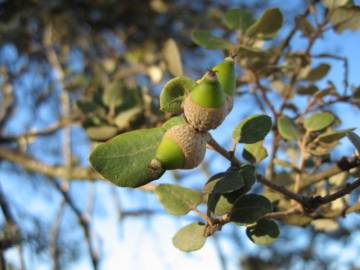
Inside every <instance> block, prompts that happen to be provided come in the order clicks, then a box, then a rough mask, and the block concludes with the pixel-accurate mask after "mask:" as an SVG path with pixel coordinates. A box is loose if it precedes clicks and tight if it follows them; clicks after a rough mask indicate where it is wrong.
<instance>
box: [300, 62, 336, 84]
mask: <svg viewBox="0 0 360 270" xmlns="http://www.w3.org/2000/svg"><path fill="white" fill-rule="evenodd" d="M329 71H330V65H329V64H325V63H321V64H319V65H318V66H317V67H315V68H313V69H312V70H310V72H309V74H307V76H306V78H305V79H306V80H308V81H318V80H321V79H322V78H324V77H325V76H326V75H327V74H328V73H329Z"/></svg>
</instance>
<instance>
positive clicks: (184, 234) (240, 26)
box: [90, 1, 358, 251]
mask: <svg viewBox="0 0 360 270" xmlns="http://www.w3.org/2000/svg"><path fill="white" fill-rule="evenodd" d="M324 4H325V6H326V7H328V8H330V9H331V12H333V14H332V15H329V16H330V17H329V18H330V22H331V23H332V24H333V25H334V27H335V29H336V30H337V31H341V30H342V29H343V28H344V27H348V28H351V29H354V27H355V26H354V24H353V23H349V22H347V23H346V24H341V27H343V28H339V26H340V24H339V20H340V19H339V17H340V14H341V13H342V12H344V8H343V7H342V6H343V5H339V6H336V5H335V4H334V3H330V2H329V1H328V2H325V3H324ZM356 8H357V7H348V6H347V7H346V9H347V10H349V11H348V13H349V14H347V15H345V17H346V16H353V15H352V12H353V10H354V9H356ZM350 10H351V11H350ZM341 17H344V15H342V16H341ZM326 19H327V18H325V20H326ZM224 21H225V25H226V26H227V27H228V28H229V30H239V35H241V39H240V42H239V43H238V44H233V43H231V41H227V40H225V39H222V38H220V37H216V36H214V35H213V34H212V33H211V32H210V31H208V30H194V31H193V32H192V40H193V41H194V43H196V44H197V45H199V46H202V47H204V48H205V49H209V50H216V49H224V51H225V52H228V53H229V54H230V55H235V58H236V59H237V62H238V64H239V65H240V67H241V69H242V70H243V73H244V74H248V77H249V78H248V79H247V81H246V83H252V82H254V83H255V85H256V86H257V87H258V89H259V91H260V92H261V94H262V96H263V97H264V99H265V102H267V105H268V107H269V109H270V111H271V113H272V114H273V116H272V117H273V118H274V119H272V118H271V117H269V116H268V115H265V114H258V115H251V116H248V117H246V118H245V119H244V120H242V121H241V122H240V123H239V124H238V125H237V126H236V127H235V128H234V130H233V134H232V138H233V141H234V144H235V145H236V144H244V150H243V157H244V159H245V160H246V161H248V162H250V163H257V162H261V161H262V160H263V159H265V158H266V157H267V155H268V154H267V149H266V147H265V146H264V142H263V141H264V139H265V136H266V135H267V134H268V133H269V132H270V131H271V130H272V129H273V136H275V137H276V136H278V135H277V134H279V135H280V136H281V137H282V138H284V139H285V142H287V143H288V147H292V146H291V141H294V140H297V141H298V143H299V145H300V146H299V148H300V149H299V153H300V155H299V159H300V163H299V164H296V163H292V162H289V163H287V162H286V163H285V164H286V166H287V167H289V168H290V169H291V170H293V172H290V173H289V174H291V173H294V174H295V179H294V180H290V181H291V182H290V183H291V184H293V185H294V192H292V191H289V190H288V189H289V187H287V186H284V185H282V184H281V183H280V182H277V183H278V184H275V188H274V187H273V186H271V185H270V188H272V189H275V191H277V192H280V193H284V195H285V196H288V197H290V198H291V199H294V198H295V200H296V201H297V203H299V204H300V206H302V207H304V208H306V209H308V208H309V207H310V208H311V207H313V208H314V209H316V208H317V207H319V206H320V203H318V204H316V203H315V202H312V203H311V204H310V205H307V204H308V201H307V200H305V198H303V197H300V198H298V195H297V193H299V192H300V190H301V185H302V181H301V178H302V174H303V171H304V168H305V162H312V163H313V164H314V165H312V166H315V164H316V163H319V162H320V164H321V162H322V161H321V157H322V156H324V155H328V154H329V152H330V150H331V149H332V148H333V147H335V146H336V145H337V144H338V143H339V140H340V139H342V138H343V137H345V136H346V135H348V136H349V138H350V139H351V141H352V142H353V143H354V144H355V146H356V147H358V143H357V137H355V136H357V135H356V134H355V133H353V132H352V129H345V130H334V129H333V128H334V126H335V124H336V121H335V120H336V119H338V117H337V116H336V114H335V113H334V112H329V111H324V109H323V106H318V107H316V106H317V105H321V103H320V102H319V101H322V102H325V101H324V100H323V99H324V98H325V97H326V96H327V95H331V94H333V93H334V95H335V96H338V94H335V93H337V92H336V89H334V88H333V87H331V89H325V90H323V91H319V90H318V86H316V85H315V83H316V82H318V81H320V80H321V79H323V78H324V77H325V76H326V75H327V74H328V72H329V70H330V65H329V64H327V63H320V64H319V65H317V66H316V67H312V65H311V56H310V55H309V50H307V51H306V52H305V53H302V54H301V53H298V52H286V51H284V50H283V49H284V48H285V47H281V46H286V44H285V45H283V44H281V45H280V47H279V48H280V50H279V48H276V47H268V48H266V47H265V46H261V45H260V46H259V45H258V42H260V41H261V42H264V41H266V40H271V39H273V38H275V37H276V34H277V33H278V31H279V30H280V28H281V26H282V23H283V15H282V13H281V11H280V10H279V9H278V8H271V9H268V10H266V11H265V12H264V13H263V14H262V15H261V16H260V17H259V18H258V19H257V20H253V18H252V16H251V14H250V13H248V12H246V11H245V10H241V9H231V10H229V11H228V12H226V13H225V15H224ZM296 26H298V27H299V29H301V31H302V32H303V33H304V35H305V36H307V37H308V38H309V39H310V40H311V39H314V38H316V37H317V36H318V35H319V34H320V33H321V32H322V31H323V28H324V26H325V25H318V26H317V28H316V26H313V25H312V24H311V23H310V22H309V21H306V20H305V18H304V17H297V19H296ZM310 44H311V43H310ZM172 46H173V47H174V46H175V45H172ZM176 52H177V51H176ZM271 54H275V56H274V55H273V56H271ZM281 57H284V62H283V63H281V62H280V61H279V60H280V59H281ZM176 59H178V52H177V53H176ZM176 62H177V66H178V68H177V69H178V70H182V69H181V68H180V64H179V62H180V61H179V60H176ZM170 72H171V71H170ZM181 75H182V74H181ZM204 76H205V75H204ZM285 77H288V78H289V80H290V83H289V85H286V83H285V82H284V81H286V80H284V78H285ZM202 80H203V79H202V78H201V79H199V80H198V81H197V82H195V81H193V80H192V79H190V78H188V77H185V76H178V77H175V78H173V79H171V80H169V81H168V82H167V83H166V84H165V85H164V87H163V90H162V92H161V94H160V109H161V110H163V111H165V112H168V113H172V114H181V113H182V110H183V106H184V103H183V101H184V100H185V99H186V97H187V96H188V95H190V93H191V91H192V89H194V88H195V87H196V85H197V84H198V83H200V82H201V81H202ZM264 80H267V81H268V82H270V84H271V85H273V86H274V88H277V89H278V90H279V94H280V95H281V97H282V99H283V105H282V106H281V108H280V109H279V110H278V111H276V109H275V104H269V101H268V100H267V91H268V90H267V86H266V84H263V83H264V82H263V81H264ZM295 82H299V86H301V85H304V83H306V82H310V83H312V84H311V86H310V87H311V89H316V90H314V91H312V90H311V91H310V89H309V88H308V90H306V91H305V90H301V91H302V93H301V94H306V95H311V96H312V97H311V98H310V99H309V102H308V105H307V107H306V109H305V111H304V112H303V113H298V114H297V115H295V117H293V118H290V117H289V116H287V112H286V111H287V107H286V106H290V104H291V106H292V108H293V111H295V112H299V110H300V108H298V107H297V106H296V105H295V104H294V103H290V102H292V101H293V100H294V99H295V97H296V95H295V94H294V91H295V90H296V87H297V84H295ZM275 85H276V87H275ZM305 85H306V84H305ZM204 93H205V92H204ZM204 98H205V97H204ZM185 106H186V104H185ZM311 111H316V112H315V113H313V114H311V115H309V113H310V112H311ZM177 119H181V122H182V123H186V119H184V118H182V117H181V118H179V117H176V118H174V120H170V121H171V122H174V125H176V123H177V121H178V120H177ZM273 123H274V124H275V125H274V126H273ZM174 125H173V124H171V125H170V127H172V126H174ZM195 128H196V127H195ZM142 132H143V133H144V134H143V136H142V137H143V139H144V141H143V144H142V146H140V145H136V144H135V142H134V143H131V142H130V140H131V139H133V138H134V137H132V135H131V132H130V133H124V134H121V135H118V136H117V137H116V139H115V140H114V139H113V140H111V141H110V142H108V143H106V144H104V145H100V146H98V147H97V148H96V149H95V150H94V152H93V153H92V154H91V157H90V161H91V163H92V165H93V167H94V168H95V169H97V170H98V171H99V172H100V173H102V174H103V175H104V176H105V177H106V178H107V179H109V180H110V181H112V182H113V183H115V184H117V185H120V186H133V187H137V186H139V184H144V183H147V182H149V181H151V180H153V179H151V178H147V181H145V182H139V177H138V176H137V175H136V171H137V170H138V171H142V172H146V171H147V168H146V165H148V166H150V165H149V164H150V160H151V159H150V157H149V158H148V159H146V160H144V159H140V157H139V159H138V160H137V158H136V157H135V156H134V155H133V154H131V152H130V151H129V150H128V149H127V148H124V147H120V146H119V147H118V143H117V141H119V142H121V141H123V140H124V141H126V140H128V143H129V144H131V145H133V146H134V147H133V149H134V150H133V151H135V152H136V153H138V152H139V153H141V148H142V147H146V145H149V146H151V147H152V149H155V148H156V147H157V145H158V144H159V142H160V136H159V137H158V138H157V139H158V142H156V141H151V142H150V140H149V141H148V142H146V132H151V130H148V131H146V130H144V131H142ZM159 134H160V133H159ZM127 137H128V139H126V138H127ZM149 139H150V137H149ZM134 140H135V141H136V140H137V139H136V138H134ZM208 144H209V145H210V146H212V147H213V148H214V149H215V150H216V151H218V152H219V153H220V154H223V155H224V153H223V148H222V147H221V146H219V145H217V143H216V144H214V142H213V141H210V142H208ZM277 144H278V142H273V149H274V147H278V146H276V145H277ZM274 145H275V146H274ZM106 146H109V147H108V150H104V151H102V155H100V154H99V151H100V149H105V147H106ZM152 151H153V150H152ZM224 151H226V150H224ZM273 151H276V150H273ZM125 153H129V154H130V155H131V156H132V157H134V160H131V161H130V162H131V163H130V164H137V162H138V161H139V162H141V164H143V165H142V166H143V167H141V166H139V165H140V164H139V165H134V166H133V167H132V169H133V170H134V171H133V172H132V171H130V170H128V168H129V167H130V166H129V165H130V164H126V163H124V162H121V160H119V161H116V164H118V166H119V170H120V171H121V172H122V173H123V174H124V175H120V174H119V172H117V171H115V169H114V168H115V164H114V165H112V163H110V161H108V160H109V159H111V158H112V157H113V156H120V157H121V156H122V155H123V154H124V155H125ZM234 154H235V153H232V154H231V155H224V156H225V157H227V158H228V159H229V161H230V162H231V165H232V167H231V168H229V170H227V171H224V172H220V173H218V174H216V175H214V176H212V177H211V178H210V179H209V180H208V181H207V182H206V184H205V185H204V193H203V194H202V193H199V192H198V191H195V190H191V189H188V188H184V187H181V186H177V185H163V184H161V185H159V186H158V187H157V188H156V189H155V192H156V194H157V195H158V197H159V199H160V202H161V203H162V204H163V206H164V207H165V209H166V210H167V211H168V212H169V213H170V214H173V215H184V214H187V213H188V212H189V211H191V210H193V211H195V212H196V213H198V214H199V216H200V218H202V219H204V220H203V222H204V224H200V223H192V224H190V225H187V226H185V227H184V228H182V229H181V230H180V231H179V232H178V233H177V234H176V235H175V237H174V240H173V242H174V245H175V246H176V247H178V248H179V249H181V250H184V251H194V250H196V249H199V248H201V247H202V246H203V244H204V243H205V238H204V237H208V236H210V235H212V234H214V233H215V232H216V231H218V230H220V228H221V227H222V226H223V225H225V224H227V223H229V222H235V223H237V224H239V225H245V226H247V230H246V232H247V236H248V237H249V238H250V240H251V241H253V242H254V243H257V244H269V243H271V242H273V241H274V240H275V239H276V238H277V237H278V235H279V229H278V227H277V225H276V223H275V222H273V221H271V220H269V218H271V217H272V215H271V212H272V211H273V204H274V206H276V209H277V210H276V211H275V212H274V213H278V214H279V213H280V214H279V215H280V216H281V214H282V213H283V212H284V213H286V211H290V209H291V207H290V208H289V206H287V205H286V204H284V203H283V202H282V200H284V201H286V200H287V199H286V198H283V199H281V200H276V201H273V202H270V201H269V200H268V199H267V198H266V197H264V196H262V195H258V194H253V193H249V194H247V192H248V191H249V190H250V189H251V186H252V184H253V183H254V182H255V178H258V180H259V181H260V179H263V178H261V177H260V178H259V177H258V176H257V175H258V174H260V173H259V172H257V171H256V172H255V168H254V167H251V168H252V170H253V174H252V176H250V177H251V180H250V182H247V181H248V180H247V179H246V178H247V177H249V176H247V177H246V176H245V175H244V172H245V168H249V167H242V166H243V165H241V163H240V162H239V161H238V160H237V159H236V157H235V156H233V155H234ZM273 155H274V153H273ZM319 157H320V159H319ZM273 163H275V161H274V157H272V160H271V161H270V168H272V170H273V166H274V164H273ZM278 164H279V165H282V164H284V163H278ZM122 165H124V166H125V167H126V168H127V169H125V168H124V169H122V167H121V166H122ZM144 166H145V167H144ZM246 166H250V165H246ZM132 173H133V175H132ZM112 175H114V176H116V177H117V178H114V177H112ZM279 176H280V175H279ZM269 177H270V179H272V178H273V177H274V176H273V172H272V173H271V174H270V176H269ZM121 179H126V181H125V180H121ZM119 180H120V181H119ZM122 181H125V182H124V183H123V182H122ZM131 181H133V184H131ZM267 181H268V180H265V182H262V181H260V182H262V183H263V184H265V185H266V184H267ZM270 181H271V180H270ZM284 187H285V188H286V189H287V190H286V191H287V192H283V188H284ZM289 194H290V195H289ZM202 197H204V198H205V200H203V199H202ZM309 198H310V199H309V200H311V197H309ZM336 198H337V197H336ZM323 199H324V198H323ZM324 200H325V201H326V199H324ZM202 202H204V203H205V204H206V205H207V211H206V214H205V213H201V212H200V211H199V210H198V208H197V206H198V205H199V204H200V203H202ZM295 210H296V211H299V209H297V208H295V209H293V211H294V213H296V211H295ZM307 211H308V210H307ZM312 211H314V210H312ZM300 212H301V211H300ZM267 214H270V215H269V216H267ZM304 214H305V215H306V213H304ZM275 217H276V215H275Z"/></svg>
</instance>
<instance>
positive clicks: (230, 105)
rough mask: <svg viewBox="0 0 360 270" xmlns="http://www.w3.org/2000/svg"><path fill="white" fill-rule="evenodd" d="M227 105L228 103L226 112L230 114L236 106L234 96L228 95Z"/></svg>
mask: <svg viewBox="0 0 360 270" xmlns="http://www.w3.org/2000/svg"><path fill="white" fill-rule="evenodd" d="M225 105H226V114H227V115H228V114H229V113H230V112H231V110H232V109H233V107H234V97H233V96H228V95H226V99H225Z"/></svg>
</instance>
